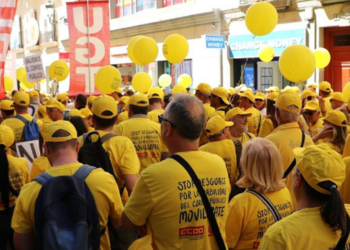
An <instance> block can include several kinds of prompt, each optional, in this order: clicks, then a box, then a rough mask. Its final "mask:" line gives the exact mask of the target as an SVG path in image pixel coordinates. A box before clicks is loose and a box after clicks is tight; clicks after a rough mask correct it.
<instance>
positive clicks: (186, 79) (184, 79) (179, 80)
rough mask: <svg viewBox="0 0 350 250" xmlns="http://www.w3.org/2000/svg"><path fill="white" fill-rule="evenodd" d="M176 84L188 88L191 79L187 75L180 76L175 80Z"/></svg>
mask: <svg viewBox="0 0 350 250" xmlns="http://www.w3.org/2000/svg"><path fill="white" fill-rule="evenodd" d="M177 84H178V85H181V86H184V87H185V88H189V87H190V86H191V84H192V78H191V76H189V75H187V74H182V75H180V76H179V77H178V78H177Z"/></svg>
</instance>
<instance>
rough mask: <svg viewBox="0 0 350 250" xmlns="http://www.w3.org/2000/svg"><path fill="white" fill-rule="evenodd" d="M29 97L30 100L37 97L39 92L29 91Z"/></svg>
mask: <svg viewBox="0 0 350 250" xmlns="http://www.w3.org/2000/svg"><path fill="white" fill-rule="evenodd" d="M29 97H30V98H34V97H39V92H38V91H36V90H32V91H29Z"/></svg>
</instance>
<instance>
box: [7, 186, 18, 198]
mask: <svg viewBox="0 0 350 250" xmlns="http://www.w3.org/2000/svg"><path fill="white" fill-rule="evenodd" d="M9 191H10V192H11V194H13V195H14V196H16V197H18V196H19V193H18V192H17V191H16V190H15V189H14V188H13V187H12V186H11V185H10V186H9Z"/></svg>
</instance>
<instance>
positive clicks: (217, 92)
mask: <svg viewBox="0 0 350 250" xmlns="http://www.w3.org/2000/svg"><path fill="white" fill-rule="evenodd" d="M229 104H230V102H229V101H228V91H227V90H226V89H225V88H223V87H216V88H213V89H212V91H211V94H210V106H212V107H213V108H214V109H215V112H214V113H218V114H219V115H220V116H221V117H222V118H224V117H225V114H226V112H227V106H228V105H229ZM214 113H212V114H211V115H212V116H213V115H214Z"/></svg>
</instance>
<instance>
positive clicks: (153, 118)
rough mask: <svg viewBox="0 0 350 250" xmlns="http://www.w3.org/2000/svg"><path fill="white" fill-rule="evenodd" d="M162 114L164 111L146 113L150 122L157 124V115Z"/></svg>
mask: <svg viewBox="0 0 350 250" xmlns="http://www.w3.org/2000/svg"><path fill="white" fill-rule="evenodd" d="M163 113H164V109H154V110H152V111H150V112H148V114H147V116H148V118H149V119H150V120H151V121H154V122H157V123H159V119H158V115H160V114H163Z"/></svg>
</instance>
